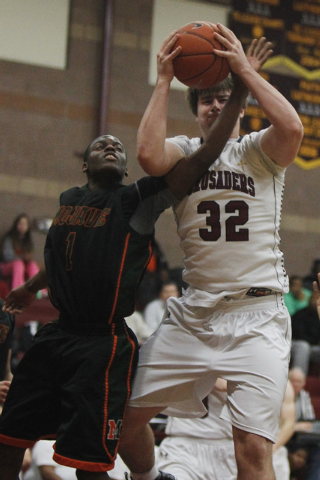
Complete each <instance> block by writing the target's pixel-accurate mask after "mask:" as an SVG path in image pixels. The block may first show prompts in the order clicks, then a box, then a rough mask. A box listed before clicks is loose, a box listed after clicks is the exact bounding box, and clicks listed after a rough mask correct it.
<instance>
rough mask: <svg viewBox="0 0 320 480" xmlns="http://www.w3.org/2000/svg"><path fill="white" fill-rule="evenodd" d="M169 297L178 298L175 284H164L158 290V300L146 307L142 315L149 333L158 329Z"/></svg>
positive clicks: (169, 282)
mask: <svg viewBox="0 0 320 480" xmlns="http://www.w3.org/2000/svg"><path fill="white" fill-rule="evenodd" d="M169 297H176V298H177V297H179V290H178V286H177V284H176V283H175V282H171V281H168V282H165V283H164V284H163V285H162V286H161V288H160V291H159V294H158V298H157V299H155V300H152V302H149V303H148V304H147V305H146V307H145V309H144V313H143V315H144V319H145V322H146V324H147V325H148V327H149V328H150V330H151V333H153V332H155V331H156V330H157V328H158V327H159V325H160V323H161V320H162V317H163V314H164V312H165V309H166V302H167V300H168V298H169Z"/></svg>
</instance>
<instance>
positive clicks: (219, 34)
mask: <svg viewBox="0 0 320 480" xmlns="http://www.w3.org/2000/svg"><path fill="white" fill-rule="evenodd" d="M216 27H217V31H216V32H214V37H215V38H216V39H217V40H218V42H220V43H221V44H222V45H223V46H224V47H225V50H217V49H215V50H214V53H215V54H216V55H218V56H219V57H225V58H226V59H227V60H228V62H229V65H230V68H231V70H232V71H233V72H234V73H236V74H239V73H240V72H241V70H243V69H245V68H250V64H249V62H248V59H247V57H246V54H245V53H244V50H243V47H242V44H241V42H240V40H239V39H238V38H237V37H236V35H235V34H234V33H233V32H232V30H230V29H229V28H227V27H225V26H224V25H222V24H221V23H217V25H216Z"/></svg>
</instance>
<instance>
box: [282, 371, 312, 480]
mask: <svg viewBox="0 0 320 480" xmlns="http://www.w3.org/2000/svg"><path fill="white" fill-rule="evenodd" d="M289 380H290V382H291V383H292V386H293V389H294V392H295V406H296V424H295V429H294V430H295V435H294V436H293V437H292V439H291V441H290V442H289V446H288V447H289V450H290V451H291V450H296V449H297V448H299V449H302V450H305V451H306V452H307V453H306V457H308V461H307V465H306V472H305V475H304V477H303V479H304V480H319V478H320V444H319V443H318V441H317V438H316V437H315V439H314V440H313V441H311V440H310V439H309V440H308V442H306V441H305V440H304V438H303V434H304V433H308V432H311V430H312V425H313V421H314V420H315V412H314V408H313V405H312V402H311V397H310V394H309V392H307V391H306V390H305V389H304V387H305V385H306V375H305V374H304V372H303V371H302V370H301V369H300V368H291V369H290V370H289Z"/></svg>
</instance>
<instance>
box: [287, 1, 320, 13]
mask: <svg viewBox="0 0 320 480" xmlns="http://www.w3.org/2000/svg"><path fill="white" fill-rule="evenodd" d="M293 10H295V11H296V12H309V13H314V14H315V15H320V5H315V4H308V3H307V2H296V3H294V4H293Z"/></svg>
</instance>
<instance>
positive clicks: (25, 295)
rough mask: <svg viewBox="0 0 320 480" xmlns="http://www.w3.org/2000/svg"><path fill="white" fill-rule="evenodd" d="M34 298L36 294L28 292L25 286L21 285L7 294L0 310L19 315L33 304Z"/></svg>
mask: <svg viewBox="0 0 320 480" xmlns="http://www.w3.org/2000/svg"><path fill="white" fill-rule="evenodd" d="M36 296H37V295H36V293H33V292H30V291H29V290H28V289H27V287H26V286H25V285H21V286H20V287H17V288H14V289H13V290H11V292H9V293H8V295H7V296H6V298H5V299H4V303H3V308H2V310H3V311H4V312H8V313H11V314H17V313H21V312H22V311H23V310H24V309H25V308H27V307H29V306H30V305H31V304H32V303H33V301H34V300H35V299H36Z"/></svg>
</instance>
